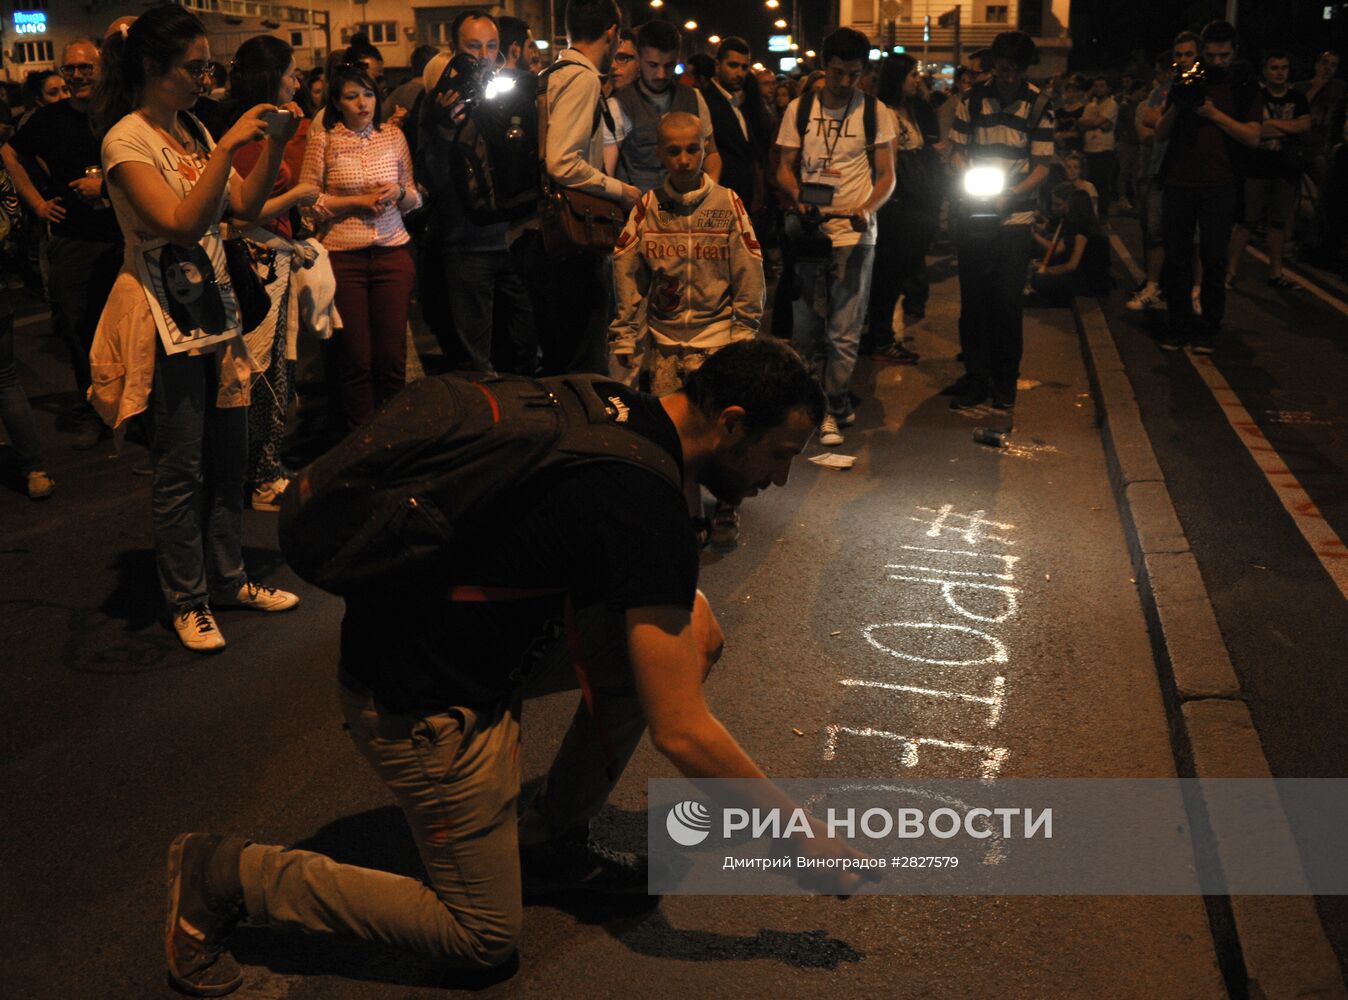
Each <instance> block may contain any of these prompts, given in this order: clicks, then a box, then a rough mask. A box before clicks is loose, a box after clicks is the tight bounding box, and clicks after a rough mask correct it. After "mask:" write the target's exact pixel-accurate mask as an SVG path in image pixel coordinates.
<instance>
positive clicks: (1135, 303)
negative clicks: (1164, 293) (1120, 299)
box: [1126, 281, 1165, 312]
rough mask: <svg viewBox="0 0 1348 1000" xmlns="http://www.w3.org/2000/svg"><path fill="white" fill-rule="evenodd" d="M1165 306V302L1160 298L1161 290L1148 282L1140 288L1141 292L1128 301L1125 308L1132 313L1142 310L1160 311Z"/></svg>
mask: <svg viewBox="0 0 1348 1000" xmlns="http://www.w3.org/2000/svg"><path fill="white" fill-rule="evenodd" d="M1164 306H1165V300H1164V299H1163V298H1161V290H1160V289H1159V288H1157V287H1156V286H1155V285H1153V284H1152V283H1151V282H1150V281H1149V282H1147V283H1146V284H1145V285H1143V286H1142V290H1141V291H1139V292H1138V293H1137V294H1136V295H1134V296H1133V297H1132V298H1131V299H1129V300H1128V303H1127V306H1126V308H1128V309H1131V310H1132V311H1133V312H1141V311H1142V310H1143V309H1161V308H1163V307H1164Z"/></svg>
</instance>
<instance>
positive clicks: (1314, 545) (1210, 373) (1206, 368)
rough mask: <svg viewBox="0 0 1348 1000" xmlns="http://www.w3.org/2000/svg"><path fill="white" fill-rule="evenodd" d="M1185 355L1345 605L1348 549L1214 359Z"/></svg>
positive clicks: (1131, 263) (1136, 272)
mask: <svg viewBox="0 0 1348 1000" xmlns="http://www.w3.org/2000/svg"><path fill="white" fill-rule="evenodd" d="M1110 243H1111V244H1112V245H1113V247H1114V250H1115V252H1116V253H1117V254H1118V255H1119V258H1120V259H1121V260H1122V261H1123V264H1124V267H1126V268H1128V270H1129V272H1131V273H1132V275H1133V276H1134V277H1135V278H1136V279H1137V280H1139V281H1141V280H1142V278H1143V277H1144V276H1143V274H1142V271H1141V269H1140V268H1139V267H1138V266H1137V261H1135V260H1134V259H1133V255H1132V254H1131V253H1129V252H1128V248H1127V247H1126V246H1124V243H1123V240H1121V239H1119V237H1118V235H1117V234H1111V236H1110ZM1260 256H1262V255H1260ZM1265 259H1266V258H1265ZM1288 275H1289V277H1293V279H1294V280H1296V281H1297V282H1299V283H1301V284H1302V285H1303V286H1305V287H1307V288H1309V289H1310V290H1311V291H1313V292H1315V293H1316V295H1318V296H1319V297H1320V298H1322V299H1324V300H1325V301H1327V302H1329V303H1330V304H1331V305H1334V306H1335V307H1336V308H1338V309H1339V310H1340V311H1342V312H1345V313H1348V305H1345V304H1344V303H1342V302H1339V301H1338V300H1337V299H1335V298H1333V297H1332V296H1330V295H1327V294H1325V293H1322V292H1320V291H1319V289H1316V288H1315V287H1314V286H1312V285H1309V284H1308V283H1307V282H1306V281H1305V279H1303V278H1301V277H1298V276H1294V275H1292V274H1291V272H1288ZM1185 356H1186V357H1187V358H1188V359H1189V363H1190V364H1191V365H1193V367H1194V370H1195V371H1196V372H1198V377H1199V378H1201V379H1202V380H1203V384H1204V385H1206V386H1207V387H1208V391H1209V392H1211V393H1212V398H1213V399H1214V400H1216V402H1217V405H1218V406H1219V407H1221V411H1222V413H1223V414H1224V415H1225V417H1226V421H1227V423H1228V424H1230V425H1231V430H1233V431H1234V432H1235V434H1236V438H1237V439H1238V440H1239V441H1240V443H1241V444H1242V445H1244V446H1245V450H1246V451H1247V452H1248V453H1249V456H1250V458H1251V459H1253V460H1254V464H1255V465H1256V466H1258V467H1259V471H1261V472H1262V473H1263V474H1264V479H1265V481H1266V482H1267V483H1268V484H1269V486H1270V487H1272V489H1273V493H1274V495H1275V496H1277V498H1278V501H1279V502H1280V503H1281V504H1282V505H1283V508H1284V509H1285V510H1286V511H1287V513H1288V514H1289V515H1290V516H1291V518H1292V523H1293V524H1295V525H1296V526H1297V530H1298V531H1300V532H1301V537H1303V538H1304V539H1306V542H1307V544H1308V545H1310V547H1311V551H1312V552H1314V553H1315V557H1316V558H1317V559H1319V560H1320V565H1321V566H1323V567H1324V569H1325V572H1326V573H1327V574H1329V578H1330V579H1331V580H1332V581H1333V582H1334V585H1335V586H1336V587H1338V588H1339V593H1340V594H1342V595H1343V597H1344V599H1345V600H1348V546H1345V545H1344V543H1343V540H1342V539H1341V538H1339V536H1338V535H1337V534H1335V533H1334V529H1333V528H1331V527H1330V526H1329V522H1328V521H1327V520H1325V516H1324V514H1323V513H1321V511H1320V508H1319V507H1318V506H1317V505H1316V503H1315V501H1314V500H1312V499H1311V497H1310V494H1309V493H1307V492H1306V488H1305V487H1304V486H1302V485H1301V481H1300V480H1299V479H1297V473H1296V471H1295V470H1293V469H1291V468H1289V465H1290V463H1289V462H1288V461H1287V459H1286V458H1285V457H1284V456H1283V455H1282V454H1281V453H1280V452H1279V451H1278V448H1277V447H1276V446H1275V445H1274V444H1273V442H1271V441H1270V440H1269V439H1268V438H1267V437H1266V436H1265V434H1264V432H1263V431H1262V430H1260V429H1259V425H1258V424H1257V423H1256V422H1255V420H1254V418H1253V417H1252V416H1251V415H1250V412H1249V411H1248V410H1246V409H1245V406H1244V404H1242V403H1241V401H1240V397H1239V396H1238V395H1237V394H1236V391H1235V390H1234V389H1232V388H1231V385H1230V384H1229V383H1228V382H1227V381H1226V378H1225V377H1224V376H1223V375H1222V373H1221V372H1220V371H1219V370H1218V368H1217V366H1216V364H1214V363H1213V360H1212V358H1211V357H1202V356H1199V355H1193V354H1189V353H1188V352H1187V351H1186V352H1185Z"/></svg>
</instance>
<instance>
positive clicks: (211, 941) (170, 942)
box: [164, 833, 246, 997]
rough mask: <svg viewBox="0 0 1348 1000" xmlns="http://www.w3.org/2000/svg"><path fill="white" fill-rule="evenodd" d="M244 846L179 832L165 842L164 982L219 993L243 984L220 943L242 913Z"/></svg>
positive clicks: (240, 973) (190, 990) (211, 836)
mask: <svg viewBox="0 0 1348 1000" xmlns="http://www.w3.org/2000/svg"><path fill="white" fill-rule="evenodd" d="M245 845H246V841H245V840H244V839H243V838H242V837H221V836H218V835H216V834H211V833H183V834H179V835H178V837H177V838H176V839H175V840H174V841H173V844H172V845H171V846H170V847H169V853H168V907H167V918H166V920H165V927H164V954H165V957H166V958H167V960H168V975H169V981H170V982H171V983H172V984H173V985H174V986H175V987H177V988H178V989H180V990H182V991H183V992H184V993H187V994H190V995H191V996H197V997H222V996H224V995H225V994H226V993H233V992H234V991H235V990H237V989H238V988H239V987H240V986H242V985H243V970H242V969H241V968H239V963H238V962H236V961H235V960H234V956H233V955H231V954H230V953H229V950H228V949H227V948H226V947H225V942H226V940H227V939H228V938H229V935H230V933H231V932H232V931H233V930H234V928H235V927H236V926H238V923H239V920H240V919H242V917H243V914H244V902H243V886H242V885H241V884H240V883H239V856H240V855H241V854H242V853H243V848H244V846H245Z"/></svg>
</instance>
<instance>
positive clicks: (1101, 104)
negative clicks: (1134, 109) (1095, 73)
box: [1081, 97, 1119, 153]
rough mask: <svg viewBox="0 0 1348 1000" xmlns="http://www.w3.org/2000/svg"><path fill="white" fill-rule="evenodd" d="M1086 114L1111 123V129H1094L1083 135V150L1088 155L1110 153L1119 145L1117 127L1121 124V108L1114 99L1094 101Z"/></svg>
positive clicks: (1107, 98) (1087, 106) (1087, 107)
mask: <svg viewBox="0 0 1348 1000" xmlns="http://www.w3.org/2000/svg"><path fill="white" fill-rule="evenodd" d="M1086 113H1087V114H1090V115H1094V116H1095V117H1096V118H1103V119H1104V120H1105V121H1107V122H1108V123H1109V129H1108V130H1107V131H1106V130H1105V129H1102V128H1093V129H1090V130H1089V131H1086V132H1083V133H1082V134H1081V143H1082V148H1083V149H1084V150H1085V151H1086V152H1087V153H1110V152H1113V151H1114V147H1115V146H1116V145H1117V144H1118V141H1119V137H1118V135H1117V131H1116V130H1117V127H1118V124H1119V106H1118V104H1117V103H1115V101H1114V98H1112V97H1106V98H1104V99H1103V100H1100V101H1097V100H1094V99H1092V100H1091V102H1090V103H1089V104H1087V105H1086Z"/></svg>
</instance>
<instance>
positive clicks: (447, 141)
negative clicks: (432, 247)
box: [417, 9, 538, 373]
mask: <svg viewBox="0 0 1348 1000" xmlns="http://www.w3.org/2000/svg"><path fill="white" fill-rule="evenodd" d="M450 29H451V37H452V39H453V58H452V59H451V60H450V62H449V64H448V65H447V66H446V67H445V70H444V72H443V73H442V74H441V76H440V79H439V81H438V82H437V83H436V85H435V87H434V89H433V91H432V92H431V93H430V94H428V95H427V99H426V100H424V101H422V109H421V124H420V126H419V128H418V134H419V136H420V145H419V148H418V150H417V168H418V170H417V174H418V178H419V179H420V180H421V181H422V183H424V184H425V185H426V186H427V188H428V189H430V190H431V191H432V192H433V194H434V204H433V207H432V213H431V223H430V227H429V232H428V239H431V240H434V241H435V242H436V248H437V249H438V250H439V259H440V262H441V276H442V277H443V280H444V288H445V293H446V297H447V299H448V304H449V312H450V317H449V318H450V320H451V322H449V323H446V324H443V326H444V331H443V334H442V333H441V331H440V330H437V339H439V340H440V342H441V347H442V348H443V349H444V351H445V353H446V360H447V361H448V363H449V364H450V366H451V367H454V368H460V369H463V370H466V371H476V372H486V373H490V372H492V371H493V370H494V368H493V364H492V333H493V330H494V328H495V324H494V316H495V309H496V304H497V296H498V295H499V296H500V305H501V306H502V308H503V309H504V310H505V312H504V315H505V316H507V317H508V319H507V321H506V324H505V332H506V333H507V335H508V338H509V342H510V343H511V344H514V345H533V344H534V343H535V336H534V310H533V306H532V304H531V300H530V297H529V294H528V292H527V291H526V290H525V287H524V283H523V281H521V280H520V275H519V273H518V272H517V271H516V269H515V266H514V263H513V261H512V260H511V256H510V253H509V251H508V250H507V239H506V237H507V233H508V231H509V229H510V226H511V223H512V222H514V221H518V219H520V218H524V217H525V216H528V215H531V214H532V213H533V211H534V209H535V205H536V202H537V193H538V174H537V171H538V166H537V164H538V146H537V142H536V141H533V142H530V141H528V139H527V137H526V136H525V134H524V130H523V128H522V122H523V121H524V120H525V119H526V118H528V119H529V120H531V121H532V111H533V108H532V103H533V99H534V87H533V86H529V85H523V84H520V83H518V82H517V79H516V76H515V75H513V74H516V73H518V71H505V72H506V73H507V74H510V75H502V74H501V73H498V71H497V70H496V63H497V55H498V52H499V49H500V35H499V30H498V27H497V23H496V18H494V17H493V16H492V15H491V14H489V13H487V12H486V11H485V10H479V9H468V10H465V11H462V12H460V13H459V15H458V16H457V17H456V18H455V19H454V22H453V24H452V25H451V26H450ZM512 124H513V126H514V128H515V132H512V131H511V128H512ZM510 136H514V141H512V140H511V139H510V138H509V137H510ZM516 147H518V148H517V149H516ZM512 154H513V155H514V158H515V160H516V161H517V162H514V163H511V162H508V161H509V160H510V158H511V156H512ZM475 171H476V172H475ZM512 177H513V178H518V180H517V182H516V183H514V184H513V185H512V183H511V179H512ZM512 188H518V189H519V190H518V191H517V192H513V191H512V190H511V189H512ZM474 192H477V193H479V194H480V197H473V194H474ZM488 192H490V195H491V197H490V198H488V197H487V195H488ZM511 193H518V194H520V195H523V196H524V197H520V198H518V199H516V200H515V201H514V202H513V203H511V204H507V202H508V200H509V199H508V196H509V195H510V194H511ZM512 205H513V207H512ZM532 353H533V351H532V349H531V350H528V351H521V357H520V358H519V359H518V360H519V361H520V362H521V364H520V367H522V368H524V370H526V371H528V372H532V371H533V368H534V365H533V358H532ZM526 355H527V356H526Z"/></svg>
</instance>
